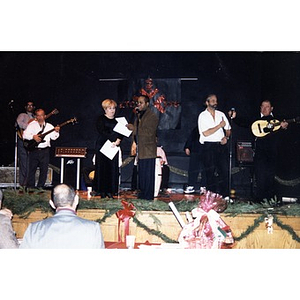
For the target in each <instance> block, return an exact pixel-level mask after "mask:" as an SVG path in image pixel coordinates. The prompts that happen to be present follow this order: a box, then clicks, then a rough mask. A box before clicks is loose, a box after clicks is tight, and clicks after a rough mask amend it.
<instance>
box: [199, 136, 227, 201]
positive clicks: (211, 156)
mask: <svg viewBox="0 0 300 300" xmlns="http://www.w3.org/2000/svg"><path fill="white" fill-rule="evenodd" d="M203 158H204V166H205V174H206V181H207V185H206V188H207V189H208V190H210V191H212V192H215V193H219V194H220V195H222V196H223V197H226V196H228V195H229V155H228V148H227V145H221V144H220V143H213V142H211V143H210V142H205V143H204V145H203Z"/></svg>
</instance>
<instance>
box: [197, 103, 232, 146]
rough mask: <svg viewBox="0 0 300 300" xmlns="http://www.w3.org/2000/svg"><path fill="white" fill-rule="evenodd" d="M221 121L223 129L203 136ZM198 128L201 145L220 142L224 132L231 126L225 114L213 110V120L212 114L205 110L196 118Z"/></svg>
mask: <svg viewBox="0 0 300 300" xmlns="http://www.w3.org/2000/svg"><path fill="white" fill-rule="evenodd" d="M222 118H223V120H224V121H225V123H226V124H225V127H224V128H220V129H218V130H217V131H216V132H215V133H213V134H211V135H209V136H204V135H203V132H204V131H206V130H208V129H210V128H213V127H215V126H217V125H219V124H220V122H221V121H222ZM198 128H199V133H200V139H199V141H200V143H201V144H203V143H204V142H221V140H222V138H223V137H224V136H225V134H224V130H223V129H225V130H230V129H231V126H230V124H229V121H228V119H227V117H226V116H225V114H224V113H223V112H221V111H219V110H215V119H214V118H213V116H212V114H211V113H210V112H209V111H208V110H207V109H206V110H205V111H203V112H202V113H200V115H199V117H198Z"/></svg>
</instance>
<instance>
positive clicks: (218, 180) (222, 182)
mask: <svg viewBox="0 0 300 300" xmlns="http://www.w3.org/2000/svg"><path fill="white" fill-rule="evenodd" d="M205 103H206V110H205V111H203V112H201V113H200V115H199V117H198V127H199V133H200V143H201V144H203V156H204V166H205V172H206V180H207V186H206V188H207V189H208V190H210V191H212V192H216V193H219V194H221V195H222V196H223V197H226V196H228V195H229V183H228V180H229V169H228V166H229V155H228V148H227V140H228V139H229V137H230V134H231V126H230V123H229V121H228V119H227V117H226V115H225V114H224V113H223V112H221V111H219V110H217V109H216V108H217V105H218V99H217V96H216V95H215V94H210V95H208V96H207V98H206V101H205Z"/></svg>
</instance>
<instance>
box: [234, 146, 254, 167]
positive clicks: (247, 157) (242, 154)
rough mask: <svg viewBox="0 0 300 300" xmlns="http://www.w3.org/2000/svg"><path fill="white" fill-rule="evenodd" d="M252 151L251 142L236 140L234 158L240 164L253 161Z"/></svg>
mask: <svg viewBox="0 0 300 300" xmlns="http://www.w3.org/2000/svg"><path fill="white" fill-rule="evenodd" d="M253 157H254V151H253V147H252V143H251V142H241V141H240V142H237V147H236V158H237V161H238V162H239V163H240V164H249V163H253Z"/></svg>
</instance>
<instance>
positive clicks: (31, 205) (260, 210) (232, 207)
mask: <svg viewBox="0 0 300 300" xmlns="http://www.w3.org/2000/svg"><path fill="white" fill-rule="evenodd" d="M49 199H50V192H48V191H47V192H44V193H41V192H40V191H38V190H36V191H34V192H33V193H32V194H29V193H25V192H23V193H19V192H18V191H15V190H13V189H6V190H4V207H6V208H8V209H10V210H11V211H12V212H13V214H16V215H18V216H19V217H21V218H28V217H29V215H30V214H31V213H32V212H34V211H36V210H41V211H42V212H45V213H54V211H53V209H52V208H51V207H50V205H49V203H48V201H49ZM126 201H127V202H131V203H132V204H133V205H134V206H135V208H136V215H135V216H134V217H133V222H134V223H135V224H136V225H137V226H138V227H140V228H142V229H144V230H145V231H146V232H148V233H149V234H151V235H155V236H158V237H159V238H161V239H162V240H163V241H165V242H167V243H174V242H177V241H174V240H173V239H171V238H169V237H167V236H166V235H165V234H163V233H162V232H161V231H160V230H159V229H158V228H159V226H160V225H161V223H160V220H159V219H158V218H157V217H154V216H150V217H152V218H153V221H154V223H155V224H156V225H157V229H151V228H149V227H148V226H147V225H145V224H143V223H142V222H141V221H139V220H138V217H137V216H138V214H139V213H142V212H143V211H170V208H169V205H168V204H167V203H165V202H163V201H148V200H142V199H126ZM198 202H199V198H195V199H194V200H193V201H187V200H186V199H183V200H181V201H178V202H176V208H177V210H178V211H179V212H186V211H192V210H193V209H194V208H195V207H197V206H198ZM122 208H123V206H122V203H121V200H116V199H93V198H92V199H91V200H84V199H80V202H79V205H78V210H80V209H103V210H105V213H104V215H103V216H102V218H99V219H97V220H96V221H97V222H99V223H103V222H105V221H106V219H108V218H110V217H111V216H113V215H114V214H115V213H116V212H117V211H118V210H120V209H122ZM245 213H246V214H261V216H259V217H258V218H256V219H255V220H254V221H253V224H252V225H251V226H248V228H247V229H246V230H245V231H244V232H243V233H241V234H240V235H239V236H235V237H234V239H235V240H236V241H241V240H242V239H244V238H246V237H247V236H249V234H251V233H252V232H253V231H254V230H255V229H256V228H257V227H258V226H259V225H260V223H262V222H263V221H264V218H265V216H267V215H268V214H272V216H273V222H274V223H275V224H277V225H278V226H279V227H280V228H282V229H283V230H286V231H287V232H289V234H290V235H291V236H292V238H293V239H294V240H296V241H297V242H300V237H299V236H298V235H297V233H296V232H295V231H294V230H293V228H292V227H291V226H289V225H286V224H283V223H282V222H281V221H280V220H279V219H278V217H277V216H276V215H279V214H280V215H285V216H300V205H299V204H297V203H293V204H290V205H284V206H281V207H270V205H269V204H268V203H267V202H265V203H263V204H262V205H261V204H247V203H239V202H235V203H232V204H229V205H228V207H227V209H226V211H225V213H223V214H224V215H225V216H229V217H235V216H237V215H241V214H245Z"/></svg>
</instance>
